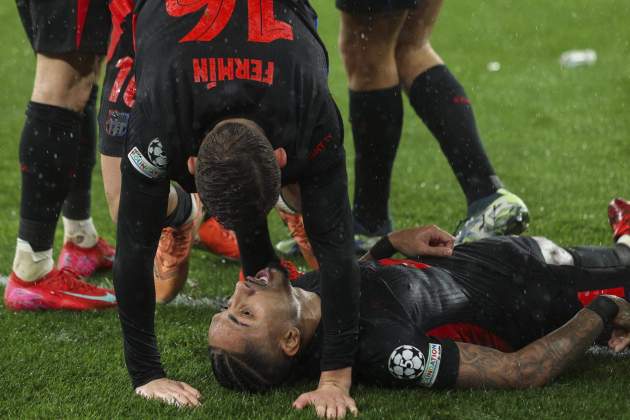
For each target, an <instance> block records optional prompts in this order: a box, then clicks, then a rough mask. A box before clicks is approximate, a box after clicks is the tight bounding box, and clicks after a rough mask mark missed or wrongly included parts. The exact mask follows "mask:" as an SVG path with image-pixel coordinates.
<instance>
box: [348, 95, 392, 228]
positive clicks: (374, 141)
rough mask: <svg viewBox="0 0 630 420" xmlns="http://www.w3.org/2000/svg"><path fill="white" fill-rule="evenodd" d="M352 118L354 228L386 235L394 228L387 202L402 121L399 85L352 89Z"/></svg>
mask: <svg viewBox="0 0 630 420" xmlns="http://www.w3.org/2000/svg"><path fill="white" fill-rule="evenodd" d="M350 122H351V123H352V136H353V138H354V150H355V152H356V155H355V163H354V165H355V166H354V167H355V180H354V209H353V213H354V218H355V230H356V231H357V233H362V234H375V235H384V234H386V233H388V232H389V231H391V229H392V227H391V221H390V219H389V206H388V202H389V191H390V185H391V178H392V168H393V166H394V159H395V158H396V151H397V150H398V144H399V143H400V134H401V130H402V122H403V104H402V96H401V92H400V86H394V87H391V88H387V89H379V90H372V91H365V92H355V91H350Z"/></svg>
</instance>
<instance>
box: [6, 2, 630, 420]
mask: <svg viewBox="0 0 630 420" xmlns="http://www.w3.org/2000/svg"><path fill="white" fill-rule="evenodd" d="M313 5H314V6H315V8H316V9H317V10H318V12H319V14H320V32H321V34H322V36H323V38H324V40H325V42H326V43H327V45H328V48H329V51H330V56H331V59H332V63H331V64H332V68H331V74H330V85H331V88H332V91H333V93H334V95H335V97H336V99H337V101H338V103H339V106H340V107H341V109H342V113H343V114H344V116H347V94H346V89H347V86H346V79H345V75H344V72H343V68H342V66H341V62H340V60H339V55H338V53H337V49H336V36H337V28H338V14H337V12H336V10H335V9H334V7H333V2H332V1H328V0H326V1H325V0H315V1H313ZM629 21H630V3H628V2H627V1H626V0H600V1H597V2H593V1H588V0H558V1H553V2H546V1H541V0H536V1H531V2H522V1H517V0H484V1H480V2H471V1H465V0H453V1H448V2H446V4H445V6H444V10H443V13H442V16H441V19H440V20H439V22H438V24H437V28H436V30H435V33H434V36H433V45H434V47H435V49H436V50H437V51H438V52H439V53H440V54H441V55H442V56H443V58H444V59H445V60H446V62H447V63H448V64H449V66H450V68H451V69H452V71H453V72H454V73H455V75H456V76H457V77H458V78H459V79H460V81H461V82H462V84H463V85H464V86H465V88H466V90H467V92H468V94H469V96H470V98H471V100H472V102H473V105H474V109H475V112H476V115H477V118H478V125H479V130H480V132H481V134H482V137H483V139H484V141H485V146H486V149H487V151H488V153H489V155H490V157H491V159H492V162H493V164H494V165H495V168H496V170H497V172H498V174H499V175H500V176H501V177H502V179H503V181H504V182H505V183H506V185H507V186H508V187H509V188H510V189H511V190H512V191H514V192H515V193H517V194H519V195H521V197H523V198H524V199H525V201H526V202H527V204H528V205H529V208H530V211H531V218H532V222H531V227H530V233H531V234H536V235H545V236H548V237H550V238H552V239H554V240H556V241H558V242H559V243H562V244H586V243H588V244H607V243H609V241H610V235H609V228H608V225H607V221H606V214H605V211H606V204H607V202H608V200H610V199H611V198H612V197H614V196H617V195H621V196H626V197H628V196H630V188H629V187H628V185H629V184H628V178H627V176H628V171H629V170H630V163H629V160H628V159H629V157H630V118H628V115H629V112H630V65H629V64H630V61H629V59H628V57H630V26H628V22H629ZM0 23H1V24H0V39H2V46H3V54H2V60H0V75H1V76H2V82H3V88H2V92H1V94H0V109H1V110H2V112H1V113H0V138H1V139H2V148H1V149H0V150H1V151H2V153H1V155H0V190H1V191H3V192H2V194H1V195H0V275H7V274H8V273H9V272H10V270H11V262H12V258H13V252H14V245H15V237H16V232H17V225H18V214H19V191H20V176H19V170H18V165H17V145H18V141H19V136H20V131H21V128H22V124H23V120H24V116H23V115H24V106H25V104H26V102H27V100H28V97H29V95H30V91H31V86H32V80H33V67H34V66H33V64H34V58H33V55H32V52H31V50H30V46H29V45H28V42H27V40H26V37H25V36H24V33H23V31H22V28H21V25H20V23H19V19H18V16H17V13H16V10H15V6H14V4H13V2H10V1H7V2H2V4H0ZM573 48H593V49H595V50H596V51H597V53H598V56H599V61H598V62H597V63H596V64H595V65H594V66H592V67H585V68H577V69H572V70H563V69H561V68H560V66H559V64H558V57H559V55H560V54H561V53H562V52H563V51H565V50H568V49H573ZM492 61H497V62H499V63H500V64H501V70H500V71H498V72H489V71H488V70H487V67H486V66H487V63H489V62H492ZM405 113H406V117H405V126H404V133H403V141H402V143H401V146H400V151H399V156H398V160H397V162H396V166H395V174H394V185H393V192H392V203H391V205H392V206H391V207H392V211H393V216H394V219H395V223H396V226H397V227H406V226H412V225H416V224H422V223H437V224H438V225H440V226H443V227H445V228H447V229H449V230H452V229H453V228H454V227H455V225H456V222H457V221H458V220H459V219H460V218H461V217H462V216H463V213H464V209H465V204H464V198H463V195H462V193H461V192H460V190H459V187H458V185H457V183H456V181H455V178H454V176H453V175H452V173H451V171H450V169H449V168H448V166H447V164H446V161H445V159H444V157H443V156H442V155H441V153H440V151H439V148H438V146H437V144H436V142H435V141H434V140H433V139H432V137H431V136H430V134H429V133H428V132H427V130H426V129H425V128H424V126H423V125H422V124H421V122H420V121H419V119H418V118H417V117H416V116H415V114H414V113H413V111H412V110H411V108H409V107H408V106H406V108H405ZM346 135H347V136H346V138H347V141H346V146H347V150H348V152H349V153H348V164H349V169H350V172H352V166H353V160H352V159H353V157H352V139H351V137H350V132H349V129H348V127H346ZM98 173H99V172H98V169H97V171H95V176H94V188H93V202H94V204H93V215H94V219H95V220H96V222H97V226H98V228H99V230H100V232H101V233H102V234H103V235H104V236H105V237H106V238H107V239H109V240H112V241H113V240H114V227H113V225H112V224H111V222H110V220H109V217H108V214H107V207H106V204H105V198H104V195H103V191H102V187H101V180H100V176H99V175H98ZM351 176H352V174H351ZM271 220H272V229H273V231H272V234H273V235H274V238H275V239H280V238H282V237H284V235H285V233H284V231H283V229H282V227H281V225H280V223H279V222H278V220H277V219H276V218H275V217H272V218H271ZM61 239H62V237H61V229H59V236H58V237H57V243H56V246H57V248H58V247H59V244H60V241H61ZM237 272H238V267H237V266H236V265H234V264H230V263H225V262H223V261H221V260H220V259H219V258H216V257H214V256H211V255H209V254H207V253H204V252H202V251H198V250H196V251H194V253H193V257H192V267H191V274H190V276H191V278H192V280H193V281H189V284H188V286H187V287H186V289H185V290H184V293H185V294H186V295H187V296H190V297H192V298H196V299H201V298H204V297H205V298H209V297H215V296H220V295H226V294H228V293H229V292H230V291H231V289H232V287H233V284H234V281H235V279H236V278H237ZM95 281H97V282H100V283H105V284H107V283H109V284H111V274H109V273H106V274H104V275H102V276H100V277H98V278H96V279H95ZM212 315H213V313H212V311H211V310H209V309H208V308H207V307H203V306H185V305H179V306H174V305H169V306H160V307H159V308H158V309H157V314H156V320H157V331H158V336H159V342H160V345H161V350H162V361H163V363H164V365H165V366H166V369H167V371H168V373H169V375H170V376H171V377H173V378H176V379H179V380H183V381H186V382H188V383H190V384H191V385H193V386H195V387H196V388H198V389H199V390H200V391H201V392H202V394H203V396H204V404H203V406H202V407H200V408H198V409H194V410H193V409H177V408H173V407H168V406H165V405H163V404H161V403H159V402H150V401H145V400H143V399H141V398H139V397H136V396H134V395H133V393H132V390H131V387H130V383H129V380H128V377H127V372H126V370H125V368H124V365H123V359H122V346H121V339H120V327H119V324H118V320H117V318H116V315H115V312H114V311H109V312H102V313H18V314H15V313H10V312H7V311H6V310H4V308H3V307H0V390H1V392H0V417H3V418H4V417H14V418H34V417H41V418H68V417H70V418H76V417H81V418H83V417H103V418H114V417H130V418H155V417H172V416H182V417H184V416H187V417H199V418H247V419H254V418H261V419H262V418H264V419H267V418H298V417H299V418H302V417H303V418H312V417H313V416H314V415H313V412H312V411H305V412H303V413H298V412H295V411H292V410H291V408H290V404H291V402H292V401H293V399H294V398H295V397H297V396H298V395H299V393H300V392H301V391H302V390H306V389H309V388H311V387H312V386H313V384H303V385H301V387H299V388H298V389H283V390H279V391H276V392H273V393H270V394H267V395H262V396H243V395H238V394H235V393H232V392H228V391H226V390H223V389H221V388H220V387H218V386H217V384H216V383H215V381H214V379H213V377H212V375H211V374H210V370H209V364H208V363H207V358H206V344H205V337H206V331H207V326H208V324H209V322H210V318H211V317H212ZM629 371H630V358H628V357H627V356H625V357H624V356H621V357H612V356H610V355H605V354H604V355H600V354H594V353H591V354H589V355H588V356H587V357H586V358H585V359H584V360H582V361H581V362H579V363H578V364H577V367H576V368H574V369H572V371H571V372H569V373H568V374H565V375H563V376H562V377H561V378H560V379H559V380H558V381H556V382H555V383H554V384H552V385H550V386H548V387H546V388H544V389H541V390H529V391H518V392H501V391H488V392H481V391H475V392H471V391H457V392H455V391H451V392H433V391H427V390H414V391H389V390H382V389H376V388H373V387H362V386H359V387H357V388H355V389H354V396H355V398H356V400H357V403H358V406H359V409H360V411H361V416H362V417H364V418H414V419H416V418H441V419H447V418H448V419H453V418H466V419H477V418H497V419H498V418H501V419H503V418H553V419H556V418H624V417H625V418H630V414H628V410H627V409H628V407H629V406H630V404H628V403H627V402H626V401H627V400H626V397H627V393H628V389H630V377H629V376H628V374H627V373H628V372H629Z"/></svg>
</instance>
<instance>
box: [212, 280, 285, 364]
mask: <svg viewBox="0 0 630 420" xmlns="http://www.w3.org/2000/svg"><path fill="white" fill-rule="evenodd" d="M295 304H296V303H295V302H294V298H293V295H292V293H291V285H290V284H289V281H288V279H287V277H286V275H285V273H284V272H282V271H280V270H276V269H274V268H266V269H263V270H260V271H259V272H258V273H257V274H256V276H253V277H252V276H248V277H247V278H246V279H245V281H242V282H238V283H237V284H236V287H235V288H234V294H232V297H231V298H230V300H229V301H228V305H227V307H226V308H225V309H224V310H223V311H221V312H219V313H217V314H216V315H215V316H214V317H212V322H211V323H210V329H209V330H208V344H209V345H210V346H212V347H216V348H220V349H223V350H226V351H230V352H238V353H242V352H244V351H245V345H246V343H250V344H254V345H258V346H263V347H266V346H270V345H272V343H273V342H277V340H279V339H280V337H282V335H283V333H284V332H285V331H286V329H287V328H288V327H289V326H290V325H292V320H293V316H294V315H293V314H294V313H295V309H294V308H295Z"/></svg>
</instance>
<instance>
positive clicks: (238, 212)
mask: <svg viewBox="0 0 630 420" xmlns="http://www.w3.org/2000/svg"><path fill="white" fill-rule="evenodd" d="M195 182H196V184H197V191H198V192H199V197H200V198H201V201H202V202H203V204H204V206H205V207H206V209H207V210H208V211H209V213H210V214H212V215H213V216H215V217H217V219H218V220H219V221H220V222H221V223H222V224H223V225H224V226H225V227H226V228H228V229H242V228H247V227H248V226H251V225H252V224H253V223H255V222H256V221H259V220H261V219H262V218H264V217H266V215H267V213H269V211H270V210H271V209H272V208H273V206H274V205H275V204H276V202H277V200H278V196H279V195H280V166H279V165H278V162H277V160H276V154H275V153H274V150H273V148H272V147H271V144H270V143H269V140H268V139H267V137H266V136H265V133H264V132H263V130H262V129H261V128H260V127H259V126H258V125H256V123H254V122H253V121H250V120H245V119H230V120H226V121H224V122H221V123H219V124H217V125H216V126H215V127H214V128H213V129H212V130H211V131H210V132H209V133H208V134H207V135H206V137H205V138H204V139H203V141H202V143H201V146H200V148H199V152H198V155H197V163H196V168H195Z"/></svg>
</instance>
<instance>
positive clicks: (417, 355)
mask: <svg viewBox="0 0 630 420" xmlns="http://www.w3.org/2000/svg"><path fill="white" fill-rule="evenodd" d="M388 368H389V372H390V373H391V374H392V376H394V377H395V378H398V379H407V380H409V379H415V378H417V377H418V376H420V375H422V373H423V372H424V371H425V368H426V361H425V358H424V354H422V352H421V351H420V350H419V349H418V348H417V347H414V346H410V345H404V346H399V347H396V348H395V349H394V351H393V352H392V354H391V355H390V356H389V364H388Z"/></svg>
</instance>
